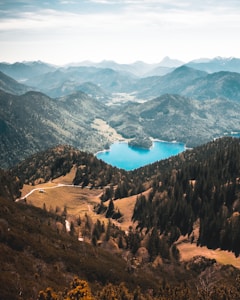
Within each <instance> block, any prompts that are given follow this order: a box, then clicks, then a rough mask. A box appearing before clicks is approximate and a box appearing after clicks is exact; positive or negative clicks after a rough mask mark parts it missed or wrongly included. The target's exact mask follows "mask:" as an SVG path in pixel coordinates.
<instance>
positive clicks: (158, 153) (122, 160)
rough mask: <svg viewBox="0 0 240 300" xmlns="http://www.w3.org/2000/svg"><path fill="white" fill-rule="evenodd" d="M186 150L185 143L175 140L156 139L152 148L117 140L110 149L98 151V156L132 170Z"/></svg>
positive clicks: (112, 163) (116, 165)
mask: <svg viewBox="0 0 240 300" xmlns="http://www.w3.org/2000/svg"><path fill="white" fill-rule="evenodd" d="M184 150H186V148H185V145H184V144H182V143H175V142H173V143H170V142H163V141H154V142H153V146H152V147H151V148H150V149H143V148H138V147H130V146H128V144H127V143H126V142H115V143H114V144H112V145H111V146H110V149H109V150H107V151H101V152H98V153H97V154H96V157H97V158H99V159H102V160H103V161H105V162H106V163H108V164H110V165H112V166H115V167H118V168H121V169H125V170H127V171H130V170H134V169H137V168H139V167H142V166H145V165H148V164H151V163H153V162H156V161H158V160H162V159H165V158H168V157H170V156H173V155H177V154H178V153H180V152H183V151H184Z"/></svg>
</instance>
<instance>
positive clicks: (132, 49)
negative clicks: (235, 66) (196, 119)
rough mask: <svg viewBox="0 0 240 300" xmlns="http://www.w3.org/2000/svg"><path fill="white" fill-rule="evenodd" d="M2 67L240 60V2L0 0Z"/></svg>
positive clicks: (232, 0) (235, 0)
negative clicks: (28, 63) (41, 63)
mask: <svg viewBox="0 0 240 300" xmlns="http://www.w3.org/2000/svg"><path fill="white" fill-rule="evenodd" d="M0 11H1V15H0V20H1V22H0V45H1V54H0V61H2V62H9V63H13V62H20V61H37V60H41V61H44V62H47V63H51V64H56V65H64V64H69V63H78V62H83V61H92V62H100V61H103V60H113V61H115V62H117V63H121V64H122V63H125V64H129V63H134V62H135V61H143V62H146V63H149V64H150V63H159V62H160V61H161V60H162V59H163V58H164V57H166V56H169V57H170V58H172V59H178V60H181V61H183V62H189V61H191V60H194V59H198V58H210V59H211V58H214V57H216V56H221V57H238V56H239V53H240V44H239V42H238V35H239V30H240V21H239V14H240V5H239V1H238V0H229V1H223V0H218V1H217V0H211V1H209V0H203V1H201V2H199V1H191V0H183V1H177V0H174V1H171V3H170V2H169V1H166V0H81V1H76V0H51V1H50V0H46V1H43V2H42V1H37V0H18V1H17V0H15V1H12V0H9V1H1V0H0Z"/></svg>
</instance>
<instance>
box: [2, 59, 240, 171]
mask: <svg viewBox="0 0 240 300" xmlns="http://www.w3.org/2000/svg"><path fill="white" fill-rule="evenodd" d="M234 61H236V69H237V66H238V64H237V62H238V59H234ZM224 62H225V64H224ZM232 62H233V59H228V60H224V59H219V58H218V59H214V60H209V61H207V62H204V64H207V63H208V65H209V68H210V67H211V64H213V65H214V66H216V64H217V63H219V68H220V67H221V66H222V65H224V66H225V69H226V68H227V67H226V66H228V65H230V66H232ZM180 63H181V62H179V61H172V60H170V59H169V58H166V59H165V60H163V61H162V65H161V67H166V68H173V66H174V65H177V67H176V68H175V69H174V70H173V71H170V72H168V74H165V75H163V76H150V77H142V78H139V77H138V76H136V74H133V72H132V73H130V69H131V68H133V65H131V68H127V67H126V65H119V64H116V63H114V62H110V61H105V62H102V63H100V64H99V65H98V66H96V65H91V64H90V63H89V62H88V63H87V62H85V63H83V65H82V66H81V65H80V66H76V65H74V66H65V67H56V66H52V65H49V64H45V63H42V62H29V63H15V64H12V65H11V64H4V63H2V64H0V70H5V72H8V73H9V74H10V73H11V74H12V76H14V77H15V79H13V78H11V77H9V76H8V75H6V74H4V73H2V72H1V73H0V89H1V90H2V91H1V93H0V128H1V135H0V139H1V146H0V147H1V159H0V161H1V167H3V168H6V167H8V166H10V165H13V164H14V163H16V162H17V161H19V160H21V159H23V158H25V157H26V156H28V155H29V154H32V153H35V152H36V151H39V150H43V149H46V148H48V147H51V146H53V145H56V144H62V143H64V144H70V145H73V146H75V147H78V148H81V149H82V150H86V151H91V152H93V153H95V152H97V151H98V150H101V149H103V148H104V147H105V146H106V145H108V144H109V143H111V142H112V141H113V137H110V135H109V134H106V133H104V132H102V131H101V130H100V128H99V127H98V128H97V129H96V124H95V122H96V120H99V119H100V120H102V122H105V123H106V124H108V126H110V128H112V129H111V130H116V131H117V133H119V134H121V135H122V138H123V139H134V138H138V140H139V138H140V139H141V138H143V139H145V138H146V137H147V138H149V137H153V138H158V139H162V140H168V141H172V140H177V141H180V142H183V143H186V145H187V146H188V147H193V146H196V145H200V144H202V143H205V142H207V141H210V140H212V139H214V138H216V137H220V136H223V135H225V134H230V133H231V132H239V130H240V117H239V111H240V110H239V106H240V102H239V100H240V73H237V72H230V71H219V72H215V73H207V72H206V71H202V70H198V69H195V68H193V67H189V66H188V65H186V64H185V65H182V66H178V65H179V64H180ZM194 63H196V62H192V65H193V64H194ZM197 63H198V64H199V63H200V62H199V61H198V62H197ZM201 63H203V62H201ZM87 65H88V66H87ZM106 67H107V68H106ZM110 67H112V68H110ZM134 67H135V68H137V69H138V72H140V69H141V70H142V72H143V70H145V71H146V70H147V69H148V72H150V66H149V65H146V64H144V63H141V62H138V63H135V64H134ZM154 67H156V66H154ZM158 67H159V66H158ZM114 68H115V69H114ZM151 68H152V70H153V66H152V65H151ZM21 74H22V76H24V77H25V80H24V84H23V82H22V80H20V79H19V78H20V75H21ZM16 79H18V80H20V82H18V81H16ZM21 79H22V78H21ZM123 99H124V100H123ZM11 149H14V151H12V150H11Z"/></svg>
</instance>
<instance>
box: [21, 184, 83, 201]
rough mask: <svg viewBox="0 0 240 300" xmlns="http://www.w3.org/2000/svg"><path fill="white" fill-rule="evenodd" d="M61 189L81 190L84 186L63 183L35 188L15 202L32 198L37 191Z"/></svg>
mask: <svg viewBox="0 0 240 300" xmlns="http://www.w3.org/2000/svg"><path fill="white" fill-rule="evenodd" d="M60 187H72V188H81V189H82V186H81V185H74V184H63V183H58V184H57V185H55V186H46V187H40V188H35V189H32V190H31V191H30V192H29V193H27V194H26V195H24V196H22V197H20V198H17V199H16V200H15V202H19V201H22V200H24V199H26V198H27V197H28V196H30V195H31V194H32V193H34V192H36V191H43V193H44V191H45V190H50V189H56V188H60ZM85 188H89V187H87V186H86V187H85Z"/></svg>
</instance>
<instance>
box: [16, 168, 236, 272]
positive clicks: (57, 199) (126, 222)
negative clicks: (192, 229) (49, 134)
mask: <svg viewBox="0 0 240 300" xmlns="http://www.w3.org/2000/svg"><path fill="white" fill-rule="evenodd" d="M75 172H76V169H74V168H73V169H72V170H71V172H70V173H69V174H67V175H66V176H62V177H59V178H57V179H55V180H53V181H52V182H48V183H44V184H39V185H36V186H30V185H24V187H23V190H22V195H25V194H27V193H28V192H30V191H31V190H32V189H34V188H41V189H42V190H43V191H44V192H39V190H37V191H35V192H33V193H32V194H31V195H29V197H28V198H27V203H29V204H32V205H34V206H37V207H40V208H43V205H44V203H45V206H46V208H47V210H50V209H52V210H56V208H59V209H60V210H62V211H63V209H64V207H66V208H67V213H68V215H69V216H71V217H76V218H77V217H78V216H80V217H83V216H84V215H85V214H86V213H87V214H88V215H89V216H90V217H91V219H92V220H93V222H96V220H97V219H99V220H100V221H104V222H106V223H107V221H108V220H107V219H106V218H105V217H104V216H102V215H97V214H95V213H94V211H93V207H94V205H96V204H98V203H100V196H101V193H102V191H101V190H99V189H92V190H90V189H86V188H84V189H82V188H79V187H65V186H58V184H59V183H61V184H71V182H72V179H73V177H74V176H75ZM49 187H56V188H51V189H46V188H49ZM147 193H149V191H146V192H145V193H144V194H146V195H147ZM136 199H137V196H131V197H128V198H123V199H119V200H115V201H114V206H115V208H116V209H119V210H120V212H121V213H122V214H123V215H124V217H123V221H122V222H121V223H118V222H117V221H113V222H114V223H115V224H117V225H118V226H119V227H121V228H122V229H123V230H127V229H128V228H129V226H133V227H134V226H135V225H136V224H133V223H132V220H131V218H132V214H133V209H134V206H135V202H136ZM105 205H108V202H106V203H105ZM177 247H178V249H179V251H180V255H181V260H182V261H188V260H190V259H191V258H193V257H194V256H197V255H202V256H205V257H208V258H214V259H216V261H217V262H219V263H221V264H231V265H233V266H235V267H237V268H240V257H239V258H236V257H235V256H234V254H233V253H231V252H227V251H222V250H210V249H208V248H207V247H197V245H196V243H193V244H191V243H190V242H188V241H186V239H183V240H182V241H181V242H180V243H179V244H178V245H177Z"/></svg>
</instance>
